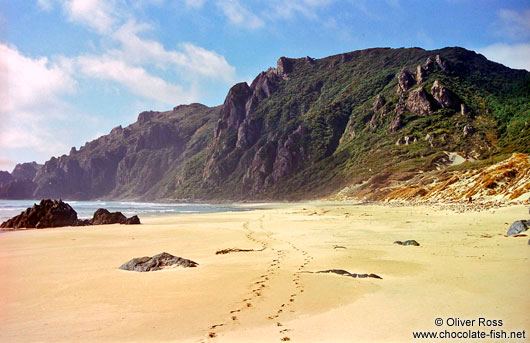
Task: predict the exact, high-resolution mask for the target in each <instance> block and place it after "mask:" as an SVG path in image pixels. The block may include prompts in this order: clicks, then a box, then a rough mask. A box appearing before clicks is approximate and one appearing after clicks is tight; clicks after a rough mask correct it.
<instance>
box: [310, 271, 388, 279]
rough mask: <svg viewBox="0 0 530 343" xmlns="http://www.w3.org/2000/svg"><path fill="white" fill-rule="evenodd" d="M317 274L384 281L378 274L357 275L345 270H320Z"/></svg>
mask: <svg viewBox="0 0 530 343" xmlns="http://www.w3.org/2000/svg"><path fill="white" fill-rule="evenodd" d="M316 273H317V274H320V273H333V274H338V275H342V276H349V277H352V278H359V279H364V278H374V279H383V278H382V277H380V276H379V275H377V274H356V273H350V272H349V271H347V270H344V269H328V270H320V271H318V272H316Z"/></svg>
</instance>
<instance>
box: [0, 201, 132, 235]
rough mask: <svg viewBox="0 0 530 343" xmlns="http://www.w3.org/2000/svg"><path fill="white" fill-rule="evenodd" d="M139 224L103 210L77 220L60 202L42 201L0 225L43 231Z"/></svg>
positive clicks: (7, 227) (74, 214)
mask: <svg viewBox="0 0 530 343" xmlns="http://www.w3.org/2000/svg"><path fill="white" fill-rule="evenodd" d="M116 223H119V224H140V218H138V216H132V217H130V218H127V217H125V216H124V215H123V214H122V213H121V212H113V213H111V212H109V211H108V210H106V209H104V208H100V209H98V210H97V211H96V212H95V213H94V216H93V218H92V219H91V220H81V219H78V218H77V212H76V211H75V210H74V209H73V208H72V207H71V206H70V205H68V204H67V203H65V202H63V201H62V200H50V199H43V200H41V202H40V203H39V204H38V205H37V204H35V205H33V207H30V208H28V209H26V211H24V212H22V213H20V214H19V215H18V216H16V217H13V218H11V219H9V220H7V221H5V222H3V223H2V225H0V228H4V229H21V228H26V229H32V228H37V229H43V228H49V227H51V228H53V227H62V226H85V225H102V224H116Z"/></svg>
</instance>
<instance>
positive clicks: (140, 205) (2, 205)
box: [0, 200, 250, 223]
mask: <svg viewBox="0 0 530 343" xmlns="http://www.w3.org/2000/svg"><path fill="white" fill-rule="evenodd" d="M39 202H40V200H0V223H1V222H3V221H5V220H7V219H9V218H12V217H14V216H16V215H19V214H20V212H22V211H25V210H26V208H28V207H32V206H33V204H35V203H37V204H38V203H39ZM66 203H68V204H69V205H70V206H72V208H73V209H74V210H75V211H76V212H77V217H78V218H80V219H90V218H92V215H93V214H94V212H95V211H96V210H97V209H98V208H102V207H103V208H106V209H107V210H109V211H110V212H116V211H120V212H121V213H123V214H124V215H126V216H127V217H130V216H133V215H137V216H138V217H140V219H141V218H142V217H146V216H160V215H175V214H189V213H216V212H234V211H248V210H250V208H249V207H242V206H238V205H232V204H196V203H175V204H169V203H150V202H132V201H66Z"/></svg>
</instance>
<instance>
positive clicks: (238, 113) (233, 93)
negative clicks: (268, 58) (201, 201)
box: [203, 57, 294, 185]
mask: <svg viewBox="0 0 530 343" xmlns="http://www.w3.org/2000/svg"><path fill="white" fill-rule="evenodd" d="M293 63H294V62H293V60H291V59H288V58H285V57H281V58H280V59H279V60H278V63H277V68H276V69H272V68H269V70H267V71H266V72H261V73H260V74H259V75H258V76H257V77H256V78H255V79H254V81H252V84H251V85H250V86H248V84H247V83H246V82H243V83H239V84H237V85H235V86H234V87H232V88H231V89H230V91H229V92H228V95H227V96H226V99H225V102H224V104H223V107H222V109H221V113H220V118H219V120H218V122H217V126H216V128H215V132H214V138H213V141H212V144H211V147H212V152H211V154H210V156H209V158H208V161H207V163H206V166H205V168H204V172H203V180H204V181H205V182H207V183H209V184H213V185H218V184H219V183H220V182H221V179H222V178H223V176H225V175H227V174H231V173H232V172H233V171H234V170H235V169H236V168H237V166H238V163H239V159H240V158H241V156H242V155H243V152H244V151H245V150H247V149H249V148H250V147H251V146H252V145H254V143H256V141H257V140H258V139H259V138H260V137H261V130H262V125H263V120H262V118H260V117H255V116H253V113H254V111H255V109H256V108H257V106H258V105H259V104H260V103H261V102H262V101H263V100H265V99H267V98H269V97H270V96H271V95H272V94H273V93H274V92H275V91H276V90H277V89H278V85H279V83H280V82H281V81H282V79H287V75H288V74H289V73H291V72H292V68H293ZM233 137H236V139H233ZM247 176H248V174H247ZM258 178H259V179H261V177H258ZM258 183H259V182H258Z"/></svg>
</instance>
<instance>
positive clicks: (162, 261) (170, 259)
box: [120, 252, 199, 272]
mask: <svg viewBox="0 0 530 343" xmlns="http://www.w3.org/2000/svg"><path fill="white" fill-rule="evenodd" d="M198 265H199V264H198V263H197V262H195V261H192V260H188V259H185V258H182V257H178V256H173V255H171V254H168V253H167V252H163V253H160V254H158V255H155V256H152V257H149V256H144V257H137V258H133V259H132V260H130V261H128V262H125V263H124V264H122V265H121V266H120V269H122V270H130V271H135V272H152V271H156V270H161V269H165V268H168V267H183V268H194V267H197V266H198Z"/></svg>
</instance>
